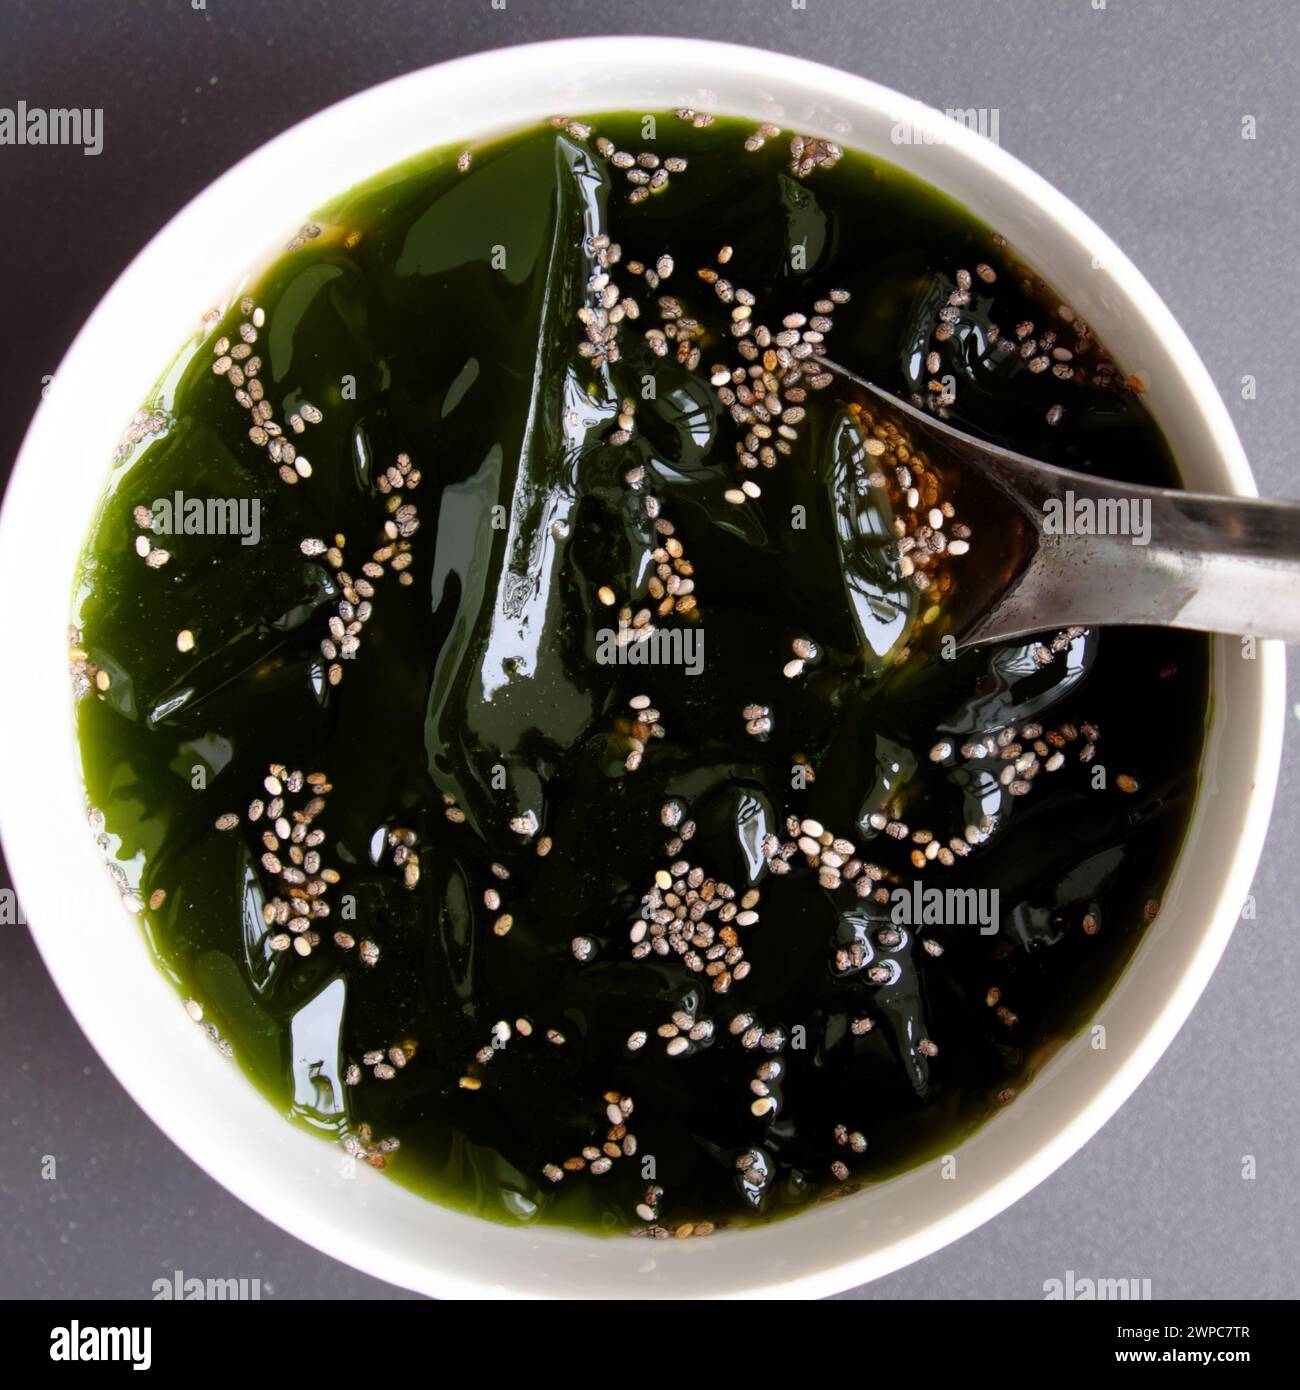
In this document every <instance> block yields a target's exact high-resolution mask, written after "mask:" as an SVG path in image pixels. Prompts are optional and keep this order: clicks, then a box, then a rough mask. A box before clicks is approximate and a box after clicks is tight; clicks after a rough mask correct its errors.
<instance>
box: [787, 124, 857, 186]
mask: <svg viewBox="0 0 1300 1390" xmlns="http://www.w3.org/2000/svg"><path fill="white" fill-rule="evenodd" d="M843 155H844V151H843V150H842V149H840V147H839V146H838V145H837V144H836V143H835V142H834V140H822V139H819V138H818V137H817V136H814V135H795V136H793V137H792V138H791V140H790V172H791V173H792V174H793V175H794V176H795V178H797V179H806V178H807V177H808V175H809V174H811V173H812V171H813V170H814V169H833V168H834V167H835V166H836V165H837V164H838V163H839V162H840V159H841V158H842V157H843Z"/></svg>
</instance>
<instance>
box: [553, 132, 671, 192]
mask: <svg viewBox="0 0 1300 1390" xmlns="http://www.w3.org/2000/svg"><path fill="white" fill-rule="evenodd" d="M570 133H571V134H572V127H570ZM588 133H590V132H588ZM595 147H596V153H597V154H600V155H603V156H604V157H605V158H606V159H608V160H609V162H610V163H611V164H612V165H613V166H614V168H615V169H619V170H621V171H622V173H623V174H624V176H625V177H626V179H627V181H628V183H630V184H631V185H632V187H631V189H630V190H629V192H628V195H627V200H628V202H629V203H644V202H645V200H646V199H647V198H648V197H649V196H650V195H651V194H652V193H662V192H664V191H665V190H666V189H667V187H668V185H669V184H670V183H671V182H672V176H673V175H674V174H682V173H685V172H686V160H684V159H683V158H682V157H681V156H680V155H669V156H668V157H667V158H666V159H660V157H659V156H658V155H657V154H655V153H654V151H653V150H642V151H641V152H640V153H639V154H632V153H630V152H629V151H628V150H620V149H619V148H618V146H617V145H615V144H614V142H613V141H612V140H607V139H606V138H605V137H604V136H603V135H601V136H598V137H597V138H596V142H595Z"/></svg>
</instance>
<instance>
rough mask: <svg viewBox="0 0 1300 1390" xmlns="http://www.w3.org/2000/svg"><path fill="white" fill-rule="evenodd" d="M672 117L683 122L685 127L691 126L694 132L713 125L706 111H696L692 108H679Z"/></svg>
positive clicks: (711, 118)
mask: <svg viewBox="0 0 1300 1390" xmlns="http://www.w3.org/2000/svg"><path fill="white" fill-rule="evenodd" d="M673 115H674V116H676V117H677V119H678V120H679V121H685V122H686V124H687V125H692V126H694V127H695V129H696V130H703V129H704V128H705V126H711V125H712V124H713V117H712V116H711V115H709V113H708V112H707V111H696V110H695V108H694V107H692V106H679V107H678V108H677V109H676V110H675V111H674V112H673Z"/></svg>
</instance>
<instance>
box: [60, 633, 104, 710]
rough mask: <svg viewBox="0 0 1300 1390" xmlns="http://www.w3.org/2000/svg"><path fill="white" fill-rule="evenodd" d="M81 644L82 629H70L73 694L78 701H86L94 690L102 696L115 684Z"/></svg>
mask: <svg viewBox="0 0 1300 1390" xmlns="http://www.w3.org/2000/svg"><path fill="white" fill-rule="evenodd" d="M81 642H82V638H81V630H80V628H76V627H69V628H68V674H69V675H70V676H71V677H72V694H73V697H74V699H77V700H81V699H84V698H85V696H87V695H89V694H90V692H91V691H92V690H98V691H99V693H100V694H101V695H102V694H103V693H104V692H105V691H106V690H107V689H108V688H109V686H110V685H112V683H113V679H112V677H111V676H110V675H109V673H108V672H107V671H106V670H104V669H103V667H101V666H96V665H95V663H94V662H93V661H91V660H90V657H89V656H88V654H87V652H86V649H85V647H83V646H82V644H81Z"/></svg>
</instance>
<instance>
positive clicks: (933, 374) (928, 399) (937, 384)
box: [913, 261, 1037, 416]
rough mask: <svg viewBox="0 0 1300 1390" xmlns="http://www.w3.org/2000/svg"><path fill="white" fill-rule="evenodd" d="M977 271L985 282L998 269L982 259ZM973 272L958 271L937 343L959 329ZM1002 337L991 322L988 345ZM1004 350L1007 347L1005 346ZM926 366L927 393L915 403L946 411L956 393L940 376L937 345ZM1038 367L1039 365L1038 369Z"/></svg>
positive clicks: (936, 334)
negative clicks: (957, 327)
mask: <svg viewBox="0 0 1300 1390" xmlns="http://www.w3.org/2000/svg"><path fill="white" fill-rule="evenodd" d="M975 274H976V275H977V276H978V277H979V278H980V280H981V281H982V282H983V283H984V284H986V285H992V284H994V283H995V282H996V281H997V278H998V276H997V271H995V270H994V269H993V267H992V266H991V265H986V264H985V263H984V262H983V261H981V262H980V264H979V265H977V266H976V267H975ZM972 284H973V281H972V280H971V273H970V271H969V270H959V271H958V272H957V280H956V288H955V289H953V291H952V292H951V293H950V294H949V295H948V300H947V303H946V304H944V306H943V307H942V308H941V309H940V310H939V312H938V314H937V315H936V316H935V325H934V329H933V338H934V341H935V342H937V343H946V342H947V341H948V339H949V338H951V337H952V336H953V334H954V332H955V331H956V326H957V325H958V324H959V323H960V322H961V310H962V309H964V308H965V307H966V306H967V305H969V304H970V301H971V286H972ZM1000 340H1001V330H1000V329H999V328H998V326H997V324H990V325H989V329H988V332H987V335H986V338H985V342H986V344H987V345H988V346H989V347H992V346H994V345H995V344H997V343H999V341H1000ZM1004 350H1005V348H1004ZM925 370H926V375H927V376H928V378H929V380H928V381H927V382H926V384H925V385H926V394H925V396H924V397H920V396H915V397H913V400H914V403H915V404H916V405H918V406H920V405H922V404H924V405H925V407H926V409H928V410H930V411H933V412H934V413H935V414H937V415H940V416H943V415H946V414H947V408H948V406H950V405H951V404H952V403H953V401H954V400H956V394H955V393H954V391H953V388H952V387H951V386H950V385H948V384H946V383H945V382H944V381H943V380H942V379H941V373H942V371H943V360H942V358H941V356H940V354H939V352H938V351H937V349H935V348H931V349H930V351H929V352H928V353H927V354H926V357H925ZM1035 370H1037V369H1035Z"/></svg>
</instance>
